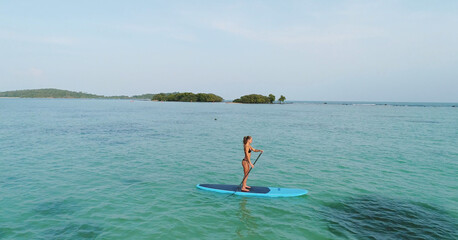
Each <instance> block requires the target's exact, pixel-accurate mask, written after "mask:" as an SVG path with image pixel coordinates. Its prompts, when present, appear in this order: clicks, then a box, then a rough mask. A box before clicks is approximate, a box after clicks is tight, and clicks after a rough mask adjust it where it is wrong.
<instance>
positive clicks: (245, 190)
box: [241, 188, 250, 192]
mask: <svg viewBox="0 0 458 240" xmlns="http://www.w3.org/2000/svg"><path fill="white" fill-rule="evenodd" d="M241 190H242V192H249V191H250V189H247V188H242V189H241Z"/></svg>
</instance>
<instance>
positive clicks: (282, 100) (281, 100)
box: [278, 95, 286, 103]
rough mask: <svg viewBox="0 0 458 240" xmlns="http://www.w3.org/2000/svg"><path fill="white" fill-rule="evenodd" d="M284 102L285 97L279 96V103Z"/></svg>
mask: <svg viewBox="0 0 458 240" xmlns="http://www.w3.org/2000/svg"><path fill="white" fill-rule="evenodd" d="M285 100H286V98H285V96H283V95H281V96H280V98H279V99H278V101H280V103H284V102H285Z"/></svg>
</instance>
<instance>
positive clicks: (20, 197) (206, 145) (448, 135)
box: [0, 99, 458, 239]
mask: <svg viewBox="0 0 458 240" xmlns="http://www.w3.org/2000/svg"><path fill="white" fill-rule="evenodd" d="M215 119H216V120H215ZM245 135H251V136H253V146H254V147H255V148H260V149H263V150H265V152H264V154H263V155H262V156H261V158H260V159H259V161H258V163H257V164H256V166H255V168H254V169H253V171H252V174H251V175H250V178H249V179H248V184H249V185H254V186H275V187H290V188H303V189H308V190H309V191H310V192H309V194H308V195H306V196H303V197H296V198H275V199H274V198H246V197H239V196H231V197H226V195H223V194H218V193H211V192H207V191H202V190H199V189H196V187H195V185H196V184H198V183H221V184H238V183H239V182H240V181H241V179H242V166H241V159H242V158H243V152H242V138H243V136H245ZM457 139H458V109H457V108H453V107H405V106H390V105H387V106H385V105H375V106H371V105H330V104H327V105H324V104H301V103H296V104H284V105H241V104H227V103H217V104H206V103H161V102H149V101H128V100H75V99H0V238H1V239H456V238H458V233H457V229H458V224H457V222H458V221H457V220H458V181H457V180H458V179H457V176H458V174H457V173H458V144H457ZM256 154H257V153H254V154H253V157H256Z"/></svg>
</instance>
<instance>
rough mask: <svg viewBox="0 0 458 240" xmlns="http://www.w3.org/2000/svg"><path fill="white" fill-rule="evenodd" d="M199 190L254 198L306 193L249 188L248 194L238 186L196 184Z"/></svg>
mask: <svg viewBox="0 0 458 240" xmlns="http://www.w3.org/2000/svg"><path fill="white" fill-rule="evenodd" d="M196 187H197V188H199V189H203V190H207V191H212V192H218V193H226V194H232V193H234V194H235V195H241V196H256V197H296V196H301V195H305V194H307V193H308V191H307V190H305V189H294V188H277V187H257V186H251V189H250V191H249V192H242V191H240V189H239V188H238V187H239V186H238V185H224V184H197V186H196Z"/></svg>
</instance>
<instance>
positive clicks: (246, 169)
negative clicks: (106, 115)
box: [241, 162, 250, 192]
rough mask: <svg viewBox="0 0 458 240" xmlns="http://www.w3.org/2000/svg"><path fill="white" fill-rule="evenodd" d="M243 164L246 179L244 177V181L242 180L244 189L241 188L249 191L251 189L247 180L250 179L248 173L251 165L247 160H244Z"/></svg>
mask: <svg viewBox="0 0 458 240" xmlns="http://www.w3.org/2000/svg"><path fill="white" fill-rule="evenodd" d="M242 166H243V174H244V175H243V176H244V179H243V182H242V189H241V190H242V191H245V192H247V191H249V189H248V186H247V185H246V180H247V179H248V176H247V175H248V172H249V171H250V166H249V165H248V163H247V162H243V163H242Z"/></svg>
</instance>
